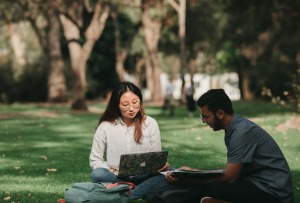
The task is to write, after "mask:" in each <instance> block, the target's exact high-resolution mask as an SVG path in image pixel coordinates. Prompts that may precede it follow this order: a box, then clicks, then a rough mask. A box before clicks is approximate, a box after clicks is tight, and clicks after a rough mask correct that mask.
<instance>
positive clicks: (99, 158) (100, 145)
mask: <svg viewBox="0 0 300 203" xmlns="http://www.w3.org/2000/svg"><path fill="white" fill-rule="evenodd" d="M106 143H107V139H106V133H105V131H104V129H103V123H102V124H100V125H99V126H98V128H97V130H96V132H95V134H94V138H93V144H92V149H91V153H90V158H89V162H90V166H91V168H92V169H96V168H109V167H108V166H107V162H106V161H104V152H105V148H106Z"/></svg>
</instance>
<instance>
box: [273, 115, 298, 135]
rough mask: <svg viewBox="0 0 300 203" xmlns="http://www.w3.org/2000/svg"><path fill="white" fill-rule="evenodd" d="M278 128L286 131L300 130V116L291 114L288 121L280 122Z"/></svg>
mask: <svg viewBox="0 0 300 203" xmlns="http://www.w3.org/2000/svg"><path fill="white" fill-rule="evenodd" d="M276 130H278V131H280V132H285V131H288V130H297V131H299V132H300V116H297V115H294V116H291V117H290V118H289V119H288V120H287V121H286V122H284V123H281V124H279V125H278V126H277V127H276Z"/></svg>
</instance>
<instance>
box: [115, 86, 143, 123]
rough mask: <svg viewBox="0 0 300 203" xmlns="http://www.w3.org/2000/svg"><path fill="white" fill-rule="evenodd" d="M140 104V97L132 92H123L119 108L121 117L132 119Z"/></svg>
mask: <svg viewBox="0 0 300 203" xmlns="http://www.w3.org/2000/svg"><path fill="white" fill-rule="evenodd" d="M140 106H141V102H140V99H139V97H138V96H137V95H136V94H134V93H133V92H130V91H128V92H125V93H124V94H123V95H122V96H121V98H120V103H119V108H120V112H121V114H122V117H123V118H127V119H134V118H135V116H136V114H137V113H138V112H139V110H140Z"/></svg>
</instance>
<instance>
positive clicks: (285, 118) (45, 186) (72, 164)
mask: <svg viewBox="0 0 300 203" xmlns="http://www.w3.org/2000/svg"><path fill="white" fill-rule="evenodd" d="M89 107H90V108H89V109H90V112H89V113H80V112H71V111H70V108H69V107H68V106H59V105H53V106H51V105H37V104H36V105H34V104H27V105H24V104H13V105H9V106H6V105H0V129H1V130H0V139H1V142H0V145H1V146H0V163H1V164H0V180H1V181H0V202H15V203H16V202H22V203H24V202H52V203H53V202H57V201H58V200H59V199H60V198H63V193H64V190H65V189H66V188H69V187H70V186H71V185H72V184H73V183H75V182H83V181H90V172H91V168H90V167H89V163H88V157H89V153H90V148H91V143H92V138H93V134H94V131H95V127H96V126H97V123H98V119H99V115H100V113H101V112H102V111H103V109H104V108H105V104H104V103H91V104H90V106H89ZM234 107H235V110H236V112H237V113H239V114H241V115H243V116H245V117H247V118H249V119H251V120H253V121H255V122H257V123H258V124H260V125H261V126H262V127H264V128H265V129H266V130H267V131H268V132H269V133H270V134H271V135H272V136H273V137H274V139H275V140H276V141H277V143H278V144H279V145H280V147H281V149H282V151H283V153H284V154H285V156H286V158H287V160H288V162H289V165H290V168H291V171H292V176H293V184H294V191H295V196H296V202H300V155H299V152H300V136H299V135H300V134H299V132H300V115H299V114H296V113H293V112H289V111H287V110H286V109H283V108H280V107H278V106H275V105H273V104H270V103H264V102H249V103H245V102H237V103H234ZM146 112H147V113H148V114H149V115H151V116H152V117H154V118H156V119H157V121H158V123H159V126H160V130H161V138H162V147H163V149H165V150H169V159H168V162H169V163H170V164H171V166H172V167H179V166H182V165H187V166H191V167H197V168H202V169H209V168H223V167H224V166H225V164H226V159H225V158H226V148H225V145H224V142H223V131H220V132H213V131H212V130H211V129H210V128H209V127H206V126H205V125H203V124H202V123H201V120H200V119H199V116H198V114H199V113H198V112H195V116H194V118H188V117H187V113H186V110H185V107H184V106H179V107H177V108H176V111H175V116H173V117H170V116H169V115H168V114H162V112H161V109H160V107H155V106H150V105H147V104H146Z"/></svg>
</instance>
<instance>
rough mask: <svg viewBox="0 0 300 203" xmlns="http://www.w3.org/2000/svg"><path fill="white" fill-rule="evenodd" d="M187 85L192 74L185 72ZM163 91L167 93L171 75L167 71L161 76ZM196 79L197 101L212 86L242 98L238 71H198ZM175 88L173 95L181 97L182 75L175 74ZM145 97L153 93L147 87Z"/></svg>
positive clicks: (147, 98) (195, 97) (149, 96)
mask: <svg viewBox="0 0 300 203" xmlns="http://www.w3.org/2000/svg"><path fill="white" fill-rule="evenodd" d="M184 77H185V81H186V84H185V85H186V87H189V86H190V85H191V84H190V77H191V76H190V74H185V76H184ZM160 81H161V87H162V93H163V95H165V90H166V86H167V84H168V81H169V75H168V74H166V73H162V74H161V77H160ZM193 81H194V88H195V93H194V99H195V101H197V100H198V99H199V97H200V96H201V95H202V94H203V93H205V92H206V91H207V90H209V89H212V88H222V89H224V90H225V92H226V93H227V94H228V96H229V98H230V99H231V100H233V101H235V100H239V99H240V89H239V86H238V82H239V78H238V75H237V73H224V74H217V75H208V74H201V73H196V74H195V75H194V78H193ZM172 82H173V84H174V86H175V90H174V93H173V96H174V98H175V99H180V98H181V84H182V80H181V78H180V75H176V76H173V80H172ZM142 91H143V97H144V100H145V101H147V100H150V99H151V95H150V91H149V90H147V89H143V90H142Z"/></svg>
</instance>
